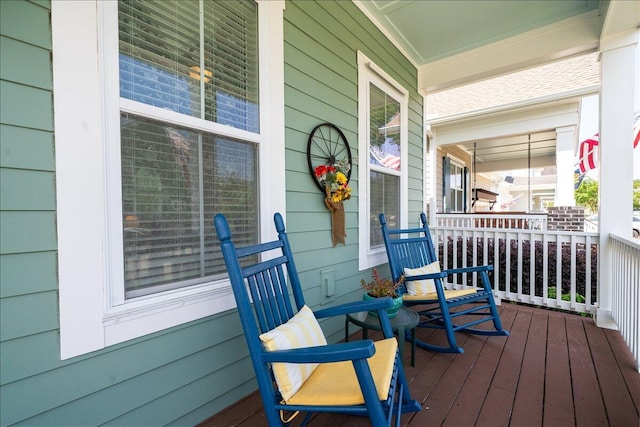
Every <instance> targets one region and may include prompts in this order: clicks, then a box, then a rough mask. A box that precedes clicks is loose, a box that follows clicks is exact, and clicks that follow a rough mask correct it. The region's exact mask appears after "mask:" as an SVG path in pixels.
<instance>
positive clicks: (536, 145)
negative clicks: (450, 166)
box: [458, 130, 556, 173]
mask: <svg viewBox="0 0 640 427" xmlns="http://www.w3.org/2000/svg"><path fill="white" fill-rule="evenodd" d="M458 147H459V148H462V149H464V150H465V151H466V152H468V153H469V154H470V155H471V156H472V158H473V156H474V155H475V159H476V171H477V172H480V173H486V172H494V171H497V170H505V169H526V168H527V167H528V166H529V161H530V165H531V167H543V166H552V165H555V164H556V132H555V130H549V131H540V132H532V133H531V134H527V135H514V136H507V137H501V138H487V139H481V140H476V141H468V142H465V143H462V144H458Z"/></svg>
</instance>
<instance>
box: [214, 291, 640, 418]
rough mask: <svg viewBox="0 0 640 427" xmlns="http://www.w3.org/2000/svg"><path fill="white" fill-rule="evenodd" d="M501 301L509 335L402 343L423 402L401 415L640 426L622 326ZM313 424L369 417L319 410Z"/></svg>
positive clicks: (236, 413)
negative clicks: (447, 343) (431, 346)
mask: <svg viewBox="0 0 640 427" xmlns="http://www.w3.org/2000/svg"><path fill="white" fill-rule="evenodd" d="M499 308H500V310H501V318H502V322H503V324H504V325H505V328H507V329H508V330H509V331H510V332H511V336H509V337H481V336H477V335H467V334H459V344H461V345H462V346H463V348H464V349H465V353H463V354H455V355H454V354H436V353H432V352H429V351H425V350H420V349H417V350H416V366H415V367H412V366H411V365H410V354H411V352H410V349H409V347H408V345H409V344H407V347H406V349H405V371H406V374H407V377H408V379H409V381H410V389H411V393H412V396H413V398H415V399H417V400H419V401H421V402H422V403H423V406H424V409H423V410H422V411H421V412H418V413H416V414H408V415H405V416H403V418H402V422H403V425H409V426H454V427H464V426H491V427H495V426H515V427H520V426H550V427H555V426H558V427H566V426H577V427H583V426H624V427H637V426H640V416H639V413H640V374H638V372H636V370H635V362H634V360H633V358H632V356H631V353H630V351H629V349H628V348H627V346H626V345H625V343H624V341H623V340H622V337H621V336H620V334H619V333H618V332H616V331H611V330H605V329H600V328H598V327H596V326H595V324H594V322H593V320H592V319H590V318H585V317H581V316H576V315H571V314H564V313H559V312H554V311H549V310H542V309H537V308H530V307H525V306H519V305H513V304H503V305H502V306H501V307H499ZM439 334H441V332H439V331H438V332H436V331H419V332H418V337H419V338H423V339H424V338H428V339H430V340H431V341H435V340H438V339H440V336H439ZM429 335H431V336H430V337H429ZM261 409H262V403H261V401H260V397H259V395H258V394H257V393H254V394H251V395H249V396H247V397H246V398H245V399H243V400H241V401H239V402H237V403H236V404H234V405H232V406H230V407H229V408H227V409H225V410H224V411H222V412H220V413H219V414H216V415H215V416H214V417H212V418H210V419H209V420H207V421H206V422H205V423H203V424H202V426H204V427H213V426H216V427H222V426H251V427H253V426H264V425H266V421H265V418H264V414H263V412H262V410H261ZM298 418H302V417H298ZM293 424H294V425H295V422H294V423H293ZM310 425H312V426H314V427H323V426H331V427H336V426H349V427H351V426H358V425H361V426H366V425H368V422H367V420H366V419H363V418H358V417H346V416H338V415H335V414H321V415H318V416H316V417H315V418H314V419H313V420H312V421H311V423H310Z"/></svg>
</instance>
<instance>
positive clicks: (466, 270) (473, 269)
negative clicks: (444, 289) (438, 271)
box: [443, 265, 493, 274]
mask: <svg viewBox="0 0 640 427" xmlns="http://www.w3.org/2000/svg"><path fill="white" fill-rule="evenodd" d="M482 271H493V265H478V266H475V267H464V268H451V269H449V270H444V271H443V273H446V274H460V273H474V272H482Z"/></svg>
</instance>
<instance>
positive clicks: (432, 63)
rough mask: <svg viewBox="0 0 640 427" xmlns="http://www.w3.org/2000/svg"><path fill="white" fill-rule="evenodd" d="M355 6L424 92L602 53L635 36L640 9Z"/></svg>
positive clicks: (414, 2)
mask: <svg viewBox="0 0 640 427" xmlns="http://www.w3.org/2000/svg"><path fill="white" fill-rule="evenodd" d="M353 1H354V3H355V4H356V6H358V7H359V8H360V9H361V10H362V11H363V12H364V13H365V14H366V15H367V16H368V17H369V18H370V19H371V20H372V21H373V22H374V23H375V24H376V25H377V26H378V28H380V29H381V31H382V32H383V33H384V34H386V35H387V37H389V38H390V39H391V40H392V41H393V42H394V44H395V45H396V46H397V47H398V48H399V49H401V50H402V51H403V52H404V53H405V55H406V56H407V57H408V58H409V59H410V60H411V61H412V62H413V63H414V65H415V66H416V67H417V68H418V86H419V88H420V90H422V91H423V93H424V94H426V93H431V92H434V91H440V90H444V89H448V88H451V87H455V86H459V85H462V84H468V83H472V82H474V81H479V80H483V79H486V78H488V77H495V76H497V75H501V74H506V73H510V72H513V71H517V70H521V69H526V68H529V67H532V66H535V65H541V64H544V63H548V62H552V61H555V60H558V59H561V58H566V57H569V56H574V55H578V54H583V53H587V52H593V51H596V50H597V49H598V47H599V43H600V40H602V39H603V38H606V37H607V36H608V35H612V34H617V33H621V32H624V31H629V30H635V29H636V27H637V23H638V22H637V21H638V20H637V18H636V17H637V16H638V13H639V10H640V6H639V5H638V4H639V3H640V2H635V1H629V2H628V1H611V2H609V1H604V0H517V1H502V0H458V1H444V0H430V1H424V0H402V1H398V0H370V1H364V0H353ZM634 25H635V26H636V27H634Z"/></svg>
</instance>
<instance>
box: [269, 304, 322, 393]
mask: <svg viewBox="0 0 640 427" xmlns="http://www.w3.org/2000/svg"><path fill="white" fill-rule="evenodd" d="M260 340H261V341H262V344H263V346H264V348H265V350H267V351H275V350H289V349H292V348H301V347H314V346H318V345H327V340H326V338H325V337H324V333H323V332H322V329H321V328H320V325H319V324H318V321H317V320H316V316H314V314H313V312H312V311H311V309H310V308H309V307H307V306H306V305H305V306H303V307H302V308H301V309H300V311H299V312H298V314H296V315H295V316H293V317H292V318H291V319H289V321H288V322H287V323H284V324H282V325H280V326H278V327H277V328H275V329H272V330H270V331H269V332H265V333H264V334H262V335H260ZM317 366H318V364H317V363H274V364H273V375H274V376H275V377H276V383H277V384H278V390H280V394H282V397H283V398H284V400H285V401H286V400H287V399H289V398H290V397H291V396H293V395H294V394H295V393H296V392H297V391H298V389H299V388H300V387H301V386H302V384H303V383H304V382H305V381H306V380H307V378H309V376H310V375H311V374H312V373H313V371H314V370H315V369H316V367H317Z"/></svg>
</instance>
